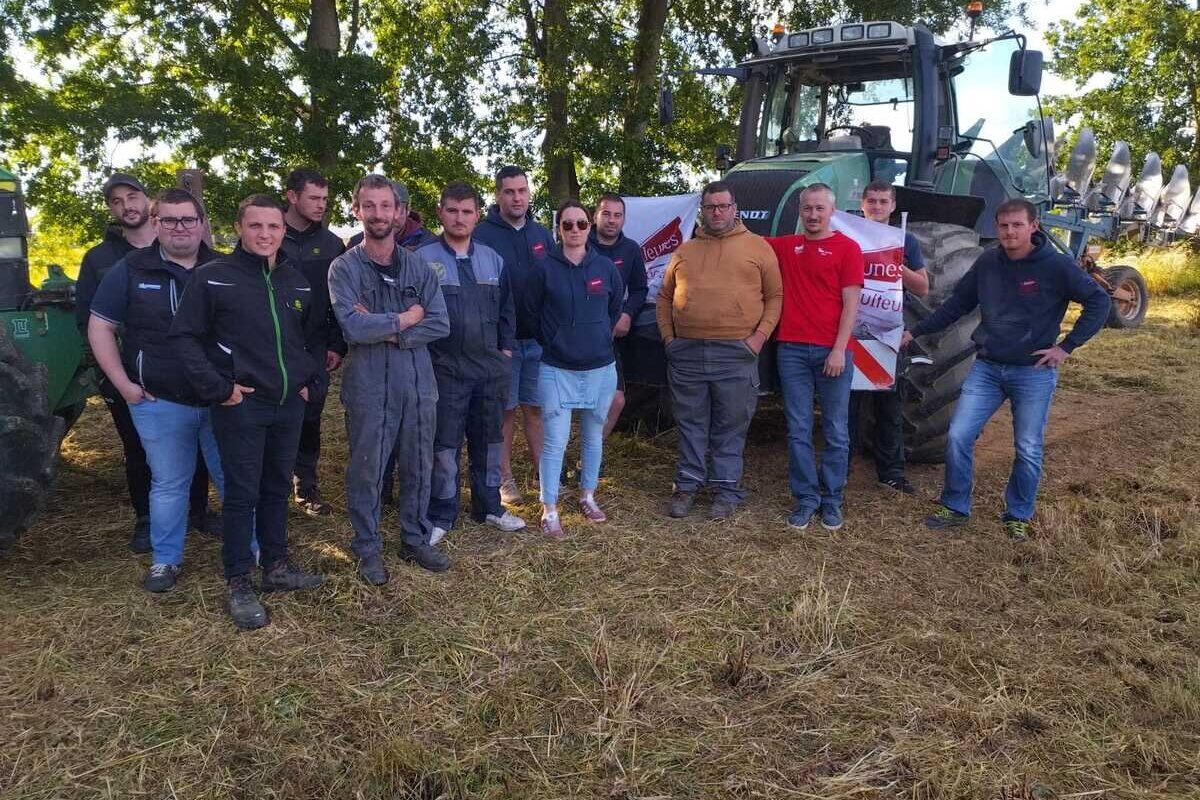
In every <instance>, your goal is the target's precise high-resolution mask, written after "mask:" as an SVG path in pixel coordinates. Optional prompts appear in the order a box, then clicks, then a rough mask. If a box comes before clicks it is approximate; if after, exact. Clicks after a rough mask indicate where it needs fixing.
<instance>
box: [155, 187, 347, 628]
mask: <svg viewBox="0 0 1200 800" xmlns="http://www.w3.org/2000/svg"><path fill="white" fill-rule="evenodd" d="M283 215H284V210H283V207H282V206H281V205H280V204H279V201H278V200H276V199H275V198H273V197H270V196H268V195H265V194H253V195H250V196H249V197H247V198H246V199H245V200H243V201H242V202H241V203H240V204H239V205H238V211H237V221H236V223H235V225H234V228H235V230H236V231H237V235H238V243H237V247H235V248H234V251H233V253H232V254H231V255H229V256H223V257H221V258H217V259H215V260H213V261H210V262H209V263H207V264H205V265H204V266H202V267H200V268H198V269H197V270H196V274H195V275H194V276H193V278H192V281H191V282H190V283H189V285H188V290H187V291H186V292H184V295H183V300H182V301H181V302H180V304H179V310H178V311H177V312H176V314H175V321H174V322H173V323H172V324H171V333H170V340H171V342H172V344H173V345H174V347H175V353H176V354H177V356H178V357H179V360H180V361H181V362H182V364H183V369H184V373H185V374H186V375H187V378H188V380H189V382H190V383H191V384H192V387H193V388H194V389H195V391H196V395H197V396H198V397H199V399H200V400H201V401H202V402H206V403H211V404H213V405H212V409H211V414H212V427H213V433H214V434H215V436H216V439H217V450H218V452H219V453H220V456H221V468H222V470H223V471H224V473H225V498H224V499H225V509H224V510H225V542H224V546H223V548H222V552H221V555H222V559H223V561H224V564H225V578H226V580H227V581H228V599H229V615H230V617H231V618H232V619H233V623H234V624H235V625H236V626H237V627H239V628H247V629H248V628H261V627H262V626H263V625H266V624H267V621H268V619H267V612H266V609H265V608H263V605H262V603H261V602H259V599H258V597H257V596H256V595H255V592H254V584H253V583H252V582H251V579H250V572H251V570H252V569H253V568H254V564H255V557H254V554H253V553H252V551H251V545H250V542H251V538H252V537H253V536H254V535H256V534H257V537H258V545H259V548H260V554H261V562H262V570H263V575H262V591H264V592H286V591H292V590H295V589H306V588H309V587H312V586H316V585H318V584H319V583H321V577H320V576H319V575H313V574H310V573H308V572H306V571H305V570H303V569H301V568H300V567H298V566H296V565H295V564H294V563H292V561H291V559H290V558H288V540H287V513H288V499H289V498H290V496H291V488H292V473H293V470H294V468H295V464H296V451H297V449H298V448H299V446H300V428H301V426H302V425H303V424H304V404H305V402H306V401H307V400H308V392H309V389H310V387H311V386H312V384H313V383H314V382H315V381H316V380H318V379H319V378H318V374H319V371H320V368H321V365H322V362H323V360H324V357H325V342H324V341H323V340H322V338H321V337H320V335H319V325H318V321H317V320H313V319H312V318H311V316H312V295H313V292H312V287H310V286H309V285H308V281H306V280H305V279H304V276H303V275H302V274H300V270H298V269H296V268H295V267H293V266H292V265H291V263H290V262H289V260H288V258H287V255H286V254H285V253H282V252H280V249H279V248H280V246H281V245H282V244H283V235H284V232H285V230H286V223H285V222H284V219H283Z"/></svg>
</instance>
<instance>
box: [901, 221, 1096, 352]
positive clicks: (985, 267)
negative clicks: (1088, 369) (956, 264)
mask: <svg viewBox="0 0 1200 800" xmlns="http://www.w3.org/2000/svg"><path fill="white" fill-rule="evenodd" d="M1072 300H1074V301H1075V302H1077V303H1081V304H1082V305H1083V313H1082V314H1080V315H1079V319H1078V320H1076V322H1075V327H1074V328H1072V329H1071V332H1070V333H1068V334H1067V336H1066V337H1065V338H1064V339H1063V340H1062V342H1058V341H1057V340H1058V336H1059V333H1061V326H1062V320H1063V316H1064V315H1065V314H1066V313H1067V304H1068V303H1069V302H1070V301H1072ZM1108 306H1109V299H1108V293H1107V292H1105V291H1104V289H1102V288H1101V287H1100V284H1098V283H1097V282H1096V281H1094V280H1092V278H1091V277H1089V276H1088V274H1087V273H1086V272H1084V271H1083V270H1082V269H1081V268H1080V267H1079V265H1078V264H1076V263H1075V262H1074V261H1073V260H1072V259H1071V257H1070V256H1066V255H1063V254H1062V253H1059V252H1058V251H1057V250H1055V249H1054V246H1053V245H1051V244H1050V242H1049V241H1048V240H1047V239H1046V236H1045V234H1043V233H1040V232H1039V233H1035V234H1034V235H1033V252H1031V253H1030V254H1029V255H1027V256H1025V258H1022V259H1018V260H1016V261H1013V260H1011V259H1009V257H1008V256H1007V255H1006V254H1005V252H1004V249H1003V248H1002V247H998V246H997V247H994V248H991V249H989V250H986V251H984V253H983V255H981V256H979V258H978V259H977V260H976V261H975V265H974V266H973V267H971V270H970V271H969V272H968V273H967V274H966V275H964V276H963V278H962V280H961V281H959V282H958V286H956V287H954V293H953V294H952V295H951V296H950V298H949V299H948V300H946V302H945V303H943V304H942V305H941V306H940V307H939V308H938V309H937V310H936V311H934V312H933V314H931V315H930V316H929V317H928V318H926V319H925V320H923V321H922V322H920V323H918V324H917V325H916V326H915V327H913V329H912V335H913V336H924V335H925V334H928V333H937V332H938V331H940V330H944V329H945V328H947V327H949V326H950V325H951V324H952V323H953V322H954V321H955V320H957V319H958V318H959V317H962V316H963V315H965V314H969V313H971V312H972V311H974V310H975V308H976V307H978V308H979V313H980V322H979V327H978V328H976V329H975V333H973V334H972V335H971V338H972V339H974V340H975V347H976V350H977V352H978V354H979V356H980V357H981V358H985V359H987V360H988V361H997V362H1000V363H1002V364H1020V365H1026V366H1028V365H1030V364H1034V363H1035V362H1037V360H1038V358H1039V356H1035V355H1033V352H1034V351H1035V350H1045V349H1046V348H1049V347H1053V346H1054V345H1055V343H1058V345H1059V347H1061V348H1062V349H1063V350H1066V351H1067V352H1068V353H1070V352H1071V351H1072V350H1074V349H1075V348H1076V347H1079V346H1080V345H1081V344H1083V343H1084V342H1086V341H1087V340H1088V339H1090V338H1092V337H1093V336H1095V335H1096V333H1098V332H1099V330H1100V328H1102V327H1103V326H1104V322H1105V320H1107V319H1108Z"/></svg>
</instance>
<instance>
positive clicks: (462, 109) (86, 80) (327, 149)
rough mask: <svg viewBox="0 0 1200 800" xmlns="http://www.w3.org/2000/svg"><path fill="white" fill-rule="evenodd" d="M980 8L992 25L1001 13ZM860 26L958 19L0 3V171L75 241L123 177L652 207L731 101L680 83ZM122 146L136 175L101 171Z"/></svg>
mask: <svg viewBox="0 0 1200 800" xmlns="http://www.w3.org/2000/svg"><path fill="white" fill-rule="evenodd" d="M989 5H990V8H989V11H988V12H987V14H988V17H987V19H988V20H990V21H992V22H998V21H1000V20H1002V19H1004V18H1006V17H1007V16H1008V14H1009V13H1011V12H1012V11H1013V10H1014V9H1017V10H1019V8H1020V4H1019V3H1011V2H1010V3H994V4H989ZM862 18H871V19H894V20H898V21H902V22H911V21H913V20H917V19H920V20H925V21H926V22H927V23H928V24H929V25H930V26H931V27H932V28H934V29H935V30H937V31H945V30H947V29H949V28H950V27H952V26H953V25H954V24H955V23H956V22H960V21H961V3H960V2H958V0H918V2H915V3H914V2H911V1H910V0H876V1H875V2H868V1H867V0H818V2H815V3H812V4H795V5H791V4H789V5H787V6H785V5H784V4H783V3H782V2H781V0H730V2H727V3H724V4H717V5H713V4H708V3H703V4H702V3H701V2H699V0H676V1H675V2H669V0H613V2H610V3H608V4H595V3H582V2H579V0H503V2H500V3H489V2H483V0H416V2H413V3H408V4H396V3H362V2H361V0H343V2H336V0H282V1H281V2H272V3H267V2H265V1H264V0H215V1H214V2H202V3H194V4H182V5H179V4H174V5H170V4H168V5H163V4H161V3H154V2H149V0H122V2H113V1H112V0H70V1H68V0H0V48H3V49H2V50H0V56H2V57H0V159H3V160H4V161H6V162H8V164H9V166H11V167H12V168H14V169H15V170H16V171H18V172H19V173H20V174H21V175H22V177H23V179H24V180H25V181H26V191H27V194H28V196H29V199H30V201H31V203H32V204H34V205H36V206H37V207H38V208H39V211H40V212H41V218H42V220H43V221H44V222H45V223H48V224H51V225H55V226H60V227H63V228H66V229H70V230H75V231H77V232H79V233H80V234H81V235H84V234H86V235H90V236H94V235H95V232H96V231H97V230H98V229H99V222H100V219H101V217H102V209H101V207H100V203H99V199H100V198H99V194H98V191H96V189H97V187H98V185H99V183H100V181H102V180H103V173H104V172H106V171H108V170H110V169H113V168H125V167H130V166H132V167H133V168H134V169H135V170H137V171H139V174H141V175H142V176H144V177H145V178H146V179H147V184H148V185H150V186H155V187H157V186H162V185H166V184H169V183H171V180H172V179H171V175H172V174H173V171H174V170H175V169H176V168H177V167H180V166H189V167H196V168H199V169H202V170H204V171H205V173H206V184H205V189H206V194H207V195H208V198H207V199H208V201H209V206H210V208H211V209H212V211H213V214H214V218H215V219H216V221H217V222H218V223H221V222H225V221H227V217H228V215H229V212H230V211H231V210H232V209H233V207H234V205H235V203H236V200H237V199H238V198H239V197H241V196H243V195H245V194H246V193H248V192H250V191H259V190H267V191H279V189H280V187H281V185H282V180H283V177H284V176H285V175H286V173H287V172H288V170H289V169H290V168H292V167H294V166H300V165H315V166H317V167H318V168H320V169H322V170H323V171H324V172H325V173H327V175H328V176H329V177H330V179H331V183H332V187H333V189H334V191H335V193H339V194H341V195H342V196H344V194H345V193H346V192H347V191H348V190H349V189H350V187H351V186H352V185H353V182H354V181H355V180H356V179H357V178H358V177H359V176H360V175H361V174H362V173H363V172H364V171H366V170H371V169H381V170H382V171H383V172H385V173H386V174H388V175H389V176H392V177H394V178H397V179H400V180H404V181H406V182H407V183H409V185H410V189H411V190H412V192H413V195H414V199H415V202H416V203H417V204H418V206H423V207H424V209H425V210H429V208H430V206H431V204H432V202H433V201H434V199H435V198H436V192H437V189H438V187H439V186H440V185H442V184H444V183H445V182H446V181H448V180H450V179H455V178H461V179H467V180H471V181H473V182H475V183H476V184H479V185H484V183H485V176H483V175H480V174H478V169H477V167H479V166H481V165H484V166H485V169H487V170H490V169H491V168H494V167H497V166H499V165H500V164H501V163H505V162H515V163H520V164H523V165H526V166H527V167H529V168H531V169H532V170H533V172H534V175H535V178H536V179H537V180H538V181H539V192H538V194H539V197H540V200H541V202H542V203H543V204H544V205H548V204H549V203H550V202H551V201H553V200H555V199H559V198H562V197H566V196H578V195H580V194H583V196H584V197H590V196H593V195H594V194H595V193H597V192H599V191H601V190H603V189H620V190H621V191H624V192H627V193H655V192H663V191H671V190H675V189H682V188H685V187H686V186H687V184H688V182H689V176H694V175H696V174H697V173H698V172H701V171H707V170H708V169H709V164H710V163H711V160H712V152H713V147H714V146H715V145H716V144H719V143H731V142H732V140H733V134H734V127H735V124H736V117H737V109H738V103H739V97H738V93H737V90H736V87H734V86H732V85H729V82H726V81H724V80H723V79H720V78H700V77H697V76H695V75H689V74H685V71H686V70H688V69H693V68H696V67H699V66H718V65H730V64H732V63H734V62H735V61H736V60H738V59H741V58H744V57H745V56H747V55H748V54H749V51H750V45H751V41H752V39H751V37H752V34H755V33H759V34H761V33H763V32H765V31H766V27H767V24H769V23H774V22H775V21H776V20H782V21H784V22H786V23H787V24H788V25H789V27H791V28H801V27H808V26H812V25H818V24H824V23H827V22H831V21H840V20H849V19H862ZM755 21H756V22H755ZM18 44H19V45H20V49H19V50H18V49H17V48H16V47H15V45H18ZM18 55H19V56H20V58H21V60H20V61H18ZM664 72H667V73H675V74H678V75H679V77H677V78H676V79H675V81H676V92H677V94H676V107H677V108H678V109H679V112H680V113H679V114H678V116H677V121H676V123H675V124H674V125H672V126H669V127H664V126H661V125H659V124H658V122H657V118H656V115H655V109H654V103H655V96H656V93H657V89H658V85H659V76H660V75H661V74H662V73H664ZM131 141H137V142H140V144H141V146H142V150H143V152H144V153H145V156H144V157H143V158H142V160H141V161H140V162H139V163H136V164H133V165H129V164H126V163H112V160H113V159H112V155H111V152H112V151H111V147H112V143H113V142H131Z"/></svg>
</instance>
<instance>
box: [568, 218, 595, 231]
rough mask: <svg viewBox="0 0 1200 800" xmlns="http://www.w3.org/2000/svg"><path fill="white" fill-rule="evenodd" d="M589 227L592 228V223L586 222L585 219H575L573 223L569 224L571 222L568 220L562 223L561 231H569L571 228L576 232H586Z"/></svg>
mask: <svg viewBox="0 0 1200 800" xmlns="http://www.w3.org/2000/svg"><path fill="white" fill-rule="evenodd" d="M591 226H592V223H590V222H588V221H587V220H586V219H577V220H575V221H574V222H571V220H569V219H566V220H563V221H562V229H563V230H564V231H569V230H571V229H572V228H574V229H575V230H577V231H586V230H587V229H588V228H590V227H591Z"/></svg>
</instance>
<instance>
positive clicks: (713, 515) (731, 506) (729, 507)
mask: <svg viewBox="0 0 1200 800" xmlns="http://www.w3.org/2000/svg"><path fill="white" fill-rule="evenodd" d="M735 511H737V503H735V502H733V501H731V500H725V499H724V498H721V497H718V498H717V499H716V500H713V504H712V510H711V511H709V512H708V518H709V519H711V520H714V521H718V522H723V521H725V520H727V519H729V518H730V517H732V516H733V512H735Z"/></svg>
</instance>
